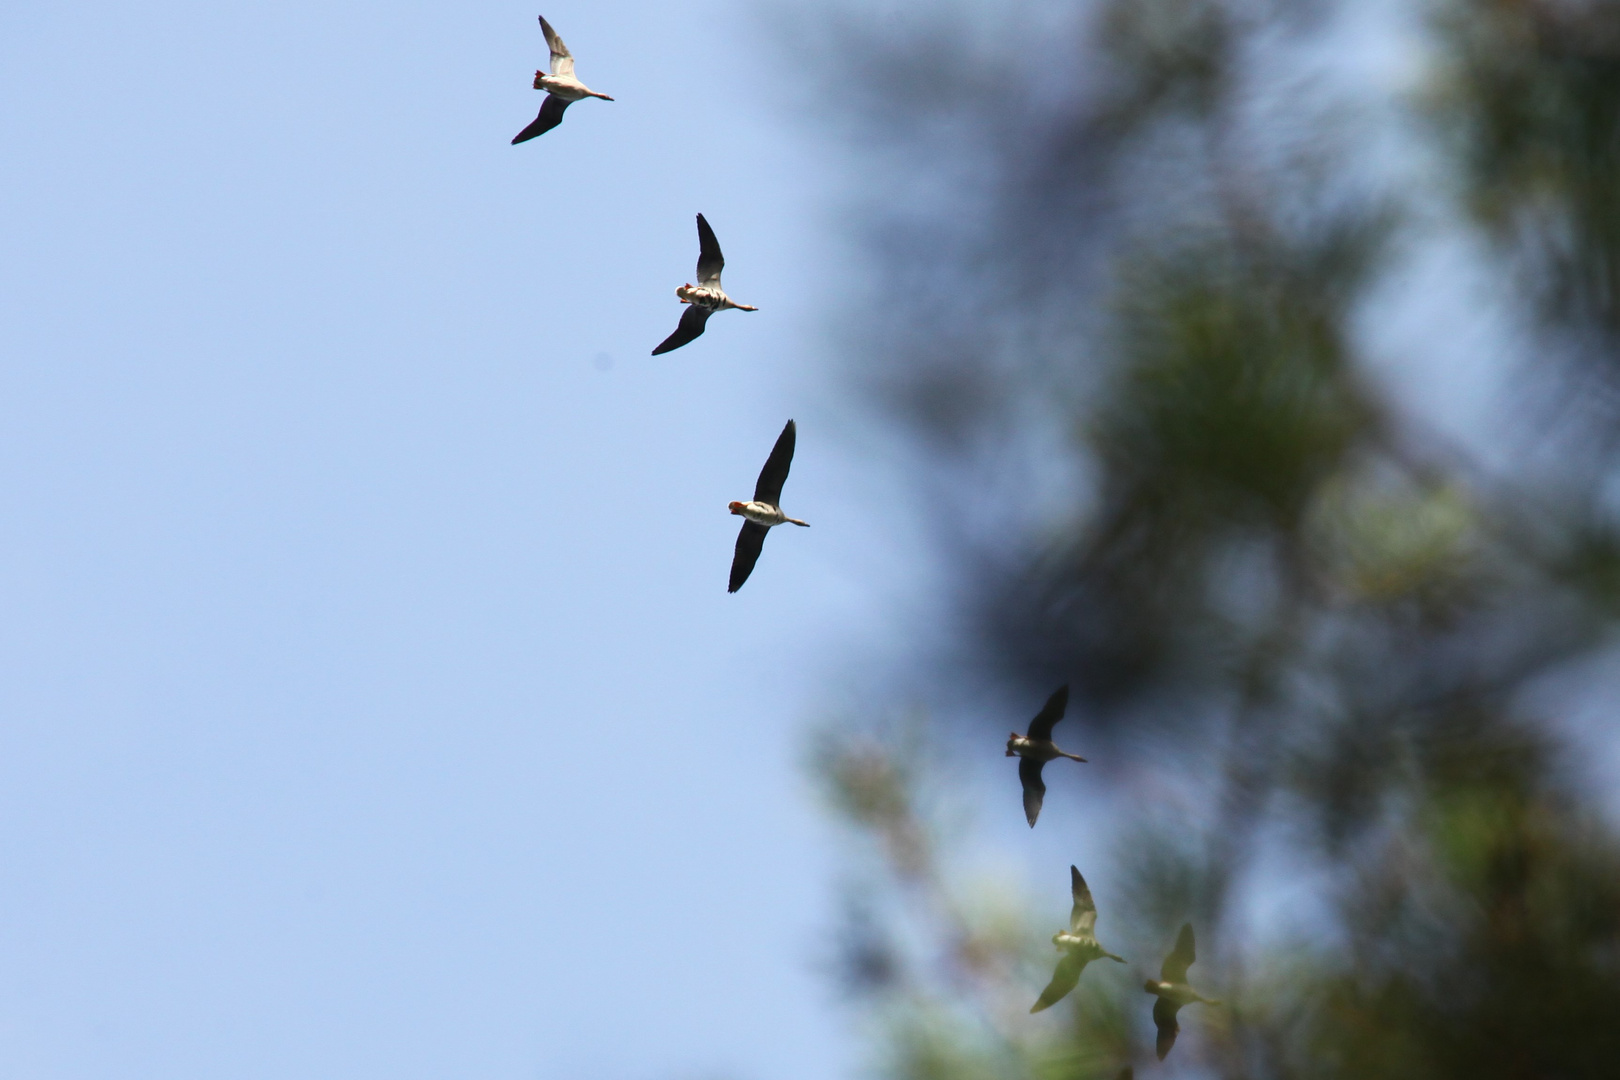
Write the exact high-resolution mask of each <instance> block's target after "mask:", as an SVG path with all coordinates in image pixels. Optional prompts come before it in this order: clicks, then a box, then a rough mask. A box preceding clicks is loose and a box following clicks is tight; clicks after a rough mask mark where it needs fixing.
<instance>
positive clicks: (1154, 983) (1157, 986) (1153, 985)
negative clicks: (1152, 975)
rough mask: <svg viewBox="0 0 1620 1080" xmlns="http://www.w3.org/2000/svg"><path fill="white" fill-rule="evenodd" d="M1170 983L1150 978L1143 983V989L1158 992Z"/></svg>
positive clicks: (1153, 992) (1151, 992)
mask: <svg viewBox="0 0 1620 1080" xmlns="http://www.w3.org/2000/svg"><path fill="white" fill-rule="evenodd" d="M1168 985H1169V984H1168V983H1161V982H1159V980H1157V979H1149V980H1148V981H1147V982H1145V983H1143V984H1142V989H1144V990H1146V991H1147V992H1148V993H1150V994H1157V993H1158V992H1159V991H1160V990H1161V989H1163V988H1164V987H1165V986H1168Z"/></svg>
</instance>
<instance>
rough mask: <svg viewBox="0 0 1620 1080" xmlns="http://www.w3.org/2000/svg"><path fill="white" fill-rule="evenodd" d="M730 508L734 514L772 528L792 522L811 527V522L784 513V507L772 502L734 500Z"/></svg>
mask: <svg viewBox="0 0 1620 1080" xmlns="http://www.w3.org/2000/svg"><path fill="white" fill-rule="evenodd" d="M730 509H731V512H732V513H733V514H736V515H738V516H739V517H745V518H747V519H748V520H749V521H753V522H757V523H758V524H760V525H763V526H765V527H766V528H767V529H769V528H771V527H772V526H773V525H786V524H790V523H791V524H794V525H803V526H804V527H805V528H809V527H810V523H809V522H807V521H799V520H797V519H796V518H790V517H788V516H787V515H786V514H784V513H782V508H781V507H780V506H772V505H771V504H770V503H763V502H734V503H731V504H730Z"/></svg>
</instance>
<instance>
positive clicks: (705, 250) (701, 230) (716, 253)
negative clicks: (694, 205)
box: [697, 214, 726, 286]
mask: <svg viewBox="0 0 1620 1080" xmlns="http://www.w3.org/2000/svg"><path fill="white" fill-rule="evenodd" d="M725 268H726V257H725V256H724V255H722V254H720V241H718V240H716V239H715V238H714V230H713V229H711V228H709V223H708V222H707V221H705V220H704V219H703V215H702V214H699V215H698V264H697V278H698V284H699V285H709V286H718V285H719V284H720V271H722V270H724V269H725Z"/></svg>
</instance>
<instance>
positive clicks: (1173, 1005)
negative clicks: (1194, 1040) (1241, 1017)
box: [1143, 923, 1220, 1061]
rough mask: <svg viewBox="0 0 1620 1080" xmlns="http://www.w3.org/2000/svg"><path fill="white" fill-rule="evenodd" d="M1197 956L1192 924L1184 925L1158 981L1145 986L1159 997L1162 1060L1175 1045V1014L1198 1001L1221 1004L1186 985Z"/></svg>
mask: <svg viewBox="0 0 1620 1080" xmlns="http://www.w3.org/2000/svg"><path fill="white" fill-rule="evenodd" d="M1197 958H1198V954H1197V953H1196V951H1195V950H1194V948H1193V928H1192V923H1184V924H1182V927H1181V936H1180V937H1178V938H1177V939H1176V948H1175V951H1174V952H1172V953H1171V954H1170V955H1169V956H1167V957H1165V958H1164V966H1163V967H1162V968H1160V969H1159V977H1158V978H1157V979H1149V980H1148V981H1147V983H1146V984H1145V985H1144V987H1143V989H1145V990H1146V991H1147V992H1148V993H1150V994H1152V995H1153V996H1154V997H1156V998H1158V1000H1157V1001H1155V1002H1154V1003H1153V1023H1154V1025H1155V1026H1156V1027H1158V1029H1159V1043H1158V1051H1159V1060H1160V1061H1163V1060H1164V1056H1165V1055H1166V1054H1168V1053H1169V1052H1170V1048H1171V1047H1172V1046H1174V1045H1176V1033H1177V1032H1179V1031H1180V1030H1181V1025H1180V1024H1179V1023H1177V1022H1176V1013H1178V1012H1180V1011H1181V1007H1182V1006H1183V1005H1190V1004H1192V1003H1193V1002H1195V1001H1196V1002H1199V1003H1201V1004H1204V1005H1219V1004H1220V1002H1219V1001H1217V1000H1216V999H1214V998H1207V997H1204V996H1203V995H1202V994H1200V993H1199V992H1198V991H1196V990H1194V989H1193V988H1192V987H1191V986H1188V985H1187V969H1188V968H1190V967H1192V965H1193V961H1194V960H1196V959H1197Z"/></svg>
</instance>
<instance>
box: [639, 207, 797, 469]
mask: <svg viewBox="0 0 1620 1080" xmlns="http://www.w3.org/2000/svg"><path fill="white" fill-rule="evenodd" d="M697 222H698V261H697V279H698V283H697V284H696V285H693V284H692V283H691V282H687V283H686V284H685V285H682V286H681V287H680V288H678V289H676V290H675V295H676V297H678V298H679V299H680V302H681V303H683V304H691V305H692V306H691V307H689V308H687V309H686V311H685V312H683V313H682V315H681V322H680V325H679V326H677V327H676V328H675V332H674V333H673V334H671V335H669V337H667V338H665V339H664V341H663V344H661V345H659V346H658V348H656V349H654V350H653V351H652V354H653V355H654V356H657V355H659V354H660V353H667V352H669V351H671V350H672V349H678V348H680V347H681V346H682V345H685V344H686V343H688V342H690V341H692V340H693V339H694V338H697V337H699V336H700V335H702V333H703V327H704V324H705V323H707V322H708V321H709V316H710V315H713V314H714V313H715V312H717V311H724V310H726V309H727V308H736V309H737V310H738V311H758V310H759V308H757V307H753V306H751V305H748V304H739V303H737V302H736V301H735V300H733V299H732V298H731V297H729V296H727V295H726V291H725V290H724V289H722V288H721V287H720V271H722V270H724V269H725V268H726V257H725V256H724V255H722V254H720V241H718V240H716V239H715V238H714V230H713V229H711V228H709V223H708V222H707V221H705V220H703V215H702V214H699V215H698V216H697ZM790 454H791V451H790ZM786 474H787V470H786V469H783V475H786Z"/></svg>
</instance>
